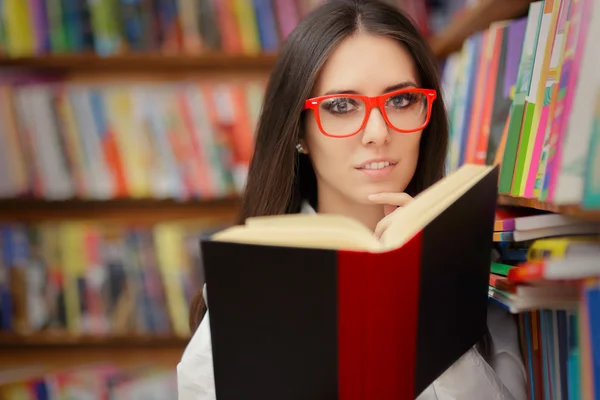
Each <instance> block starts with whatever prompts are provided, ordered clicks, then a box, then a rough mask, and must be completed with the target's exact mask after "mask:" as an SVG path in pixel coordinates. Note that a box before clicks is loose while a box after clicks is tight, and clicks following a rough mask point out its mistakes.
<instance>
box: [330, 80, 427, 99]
mask: <svg viewBox="0 0 600 400" xmlns="http://www.w3.org/2000/svg"><path fill="white" fill-rule="evenodd" d="M409 87H415V88H416V87H417V84H416V83H414V82H412V81H405V82H400V83H397V84H395V85H392V86H388V87H386V88H385V89H383V92H382V94H383V93H389V92H393V91H395V90H400V89H406V88H409ZM330 94H358V92H357V91H356V90H352V89H335V90H330V91H328V92H327V93H325V94H324V96H328V95H330Z"/></svg>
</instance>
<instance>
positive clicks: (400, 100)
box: [387, 93, 416, 108]
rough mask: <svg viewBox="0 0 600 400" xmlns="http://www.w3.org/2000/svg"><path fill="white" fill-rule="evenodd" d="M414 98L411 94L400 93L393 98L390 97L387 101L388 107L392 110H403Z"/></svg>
mask: <svg viewBox="0 0 600 400" xmlns="http://www.w3.org/2000/svg"><path fill="white" fill-rule="evenodd" d="M415 97H416V96H414V95H413V94H412V93H402V94H399V95H396V96H393V97H390V98H389V99H388V101H387V103H388V106H391V107H393V108H405V107H408V106H409V105H411V104H413V103H414V102H415Z"/></svg>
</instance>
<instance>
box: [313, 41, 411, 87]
mask: <svg viewBox="0 0 600 400" xmlns="http://www.w3.org/2000/svg"><path fill="white" fill-rule="evenodd" d="M402 82H414V83H415V84H418V83H419V82H418V74H417V71H416V67H415V63H414V61H413V58H412V56H411V54H410V53H409V52H408V50H407V49H406V48H405V47H404V46H403V45H401V44H400V43H398V42H397V41H396V40H394V39H392V38H389V37H386V36H373V35H369V34H364V33H359V34H356V35H352V36H350V37H347V38H346V39H344V40H343V41H342V42H341V43H340V44H339V45H338V47H336V48H335V49H334V51H333V52H332V54H331V55H330V57H329V58H328V60H327V62H326V63H325V65H324V66H323V68H322V70H321V71H320V73H319V77H318V79H317V83H316V85H315V87H314V88H313V96H321V95H323V94H325V93H327V92H330V91H332V90H354V91H356V92H358V93H359V94H363V95H368V96H375V95H379V94H382V93H383V90H384V89H385V88H386V87H389V86H393V85H396V84H398V83H402Z"/></svg>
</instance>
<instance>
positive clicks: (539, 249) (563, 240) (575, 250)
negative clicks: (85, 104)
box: [527, 236, 600, 261]
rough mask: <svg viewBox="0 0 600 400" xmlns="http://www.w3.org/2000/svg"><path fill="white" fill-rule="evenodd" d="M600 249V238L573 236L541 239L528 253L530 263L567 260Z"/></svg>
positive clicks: (534, 243)
mask: <svg viewBox="0 0 600 400" xmlns="http://www.w3.org/2000/svg"><path fill="white" fill-rule="evenodd" d="M599 248H600V236H571V237H555V238H548V239H539V240H536V241H535V242H533V244H532V245H531V246H530V247H529V250H528V251H527V260H528V261H541V260H544V259H547V258H552V259H558V258H565V257H566V256H568V255H571V254H581V253H587V252H588V251H589V250H592V249H599Z"/></svg>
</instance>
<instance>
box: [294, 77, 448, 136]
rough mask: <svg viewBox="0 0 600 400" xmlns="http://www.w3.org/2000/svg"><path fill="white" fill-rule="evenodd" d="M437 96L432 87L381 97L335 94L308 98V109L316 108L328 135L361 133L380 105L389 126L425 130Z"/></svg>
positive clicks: (318, 121) (400, 129)
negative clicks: (374, 109)
mask: <svg viewBox="0 0 600 400" xmlns="http://www.w3.org/2000/svg"><path fill="white" fill-rule="evenodd" d="M436 98H437V93H436V91H435V90H432V89H416V88H410V89H401V90H396V91H394V92H390V93H385V94H382V95H381V96H373V97H369V96H361V95H357V94H331V95H327V96H320V97H314V98H312V99H308V100H306V102H305V103H304V109H305V110H308V109H310V110H313V111H314V113H315V118H316V120H317V125H318V126H319V129H320V131H321V132H322V133H323V134H324V135H325V136H330V137H336V138H345V137H349V136H353V135H356V134H357V133H358V132H360V131H361V130H362V129H363V128H364V127H365V125H366V124H367V120H368V119H369V115H370V114H371V109H372V108H373V107H378V108H379V110H380V111H381V115H383V119H384V120H385V122H386V123H387V124H388V126H389V127H391V128H392V129H394V130H395V131H397V132H400V133H412V132H416V131H420V130H422V129H424V128H425V127H426V126H427V124H428V123H429V118H430V117H431V107H432V105H433V101H434V100H435V99H436Z"/></svg>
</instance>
